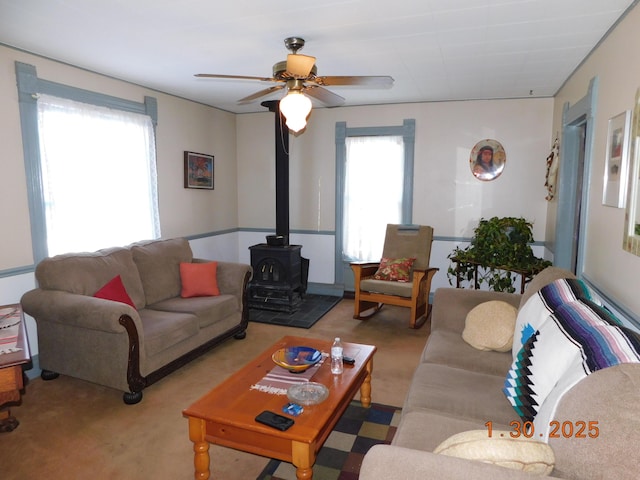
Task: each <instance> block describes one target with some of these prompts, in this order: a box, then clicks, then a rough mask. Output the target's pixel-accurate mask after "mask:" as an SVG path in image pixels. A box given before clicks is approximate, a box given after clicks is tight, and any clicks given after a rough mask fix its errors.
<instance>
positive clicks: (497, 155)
mask: <svg viewBox="0 0 640 480" xmlns="http://www.w3.org/2000/svg"><path fill="white" fill-rule="evenodd" d="M505 163H507V154H506V153H505V151H504V148H503V147H502V145H501V144H500V142H498V141H497V140H492V139H489V138H487V139H485V140H480V141H479V142H478V143H476V144H475V146H474V147H473V149H472V150H471V155H470V156H469V168H470V169H471V173H472V174H473V176H474V177H476V178H477V179H478V180H482V181H484V182H488V181H491V180H495V179H496V178H498V177H499V176H500V174H501V173H502V171H503V170H504V164H505Z"/></svg>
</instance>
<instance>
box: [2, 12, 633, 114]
mask: <svg viewBox="0 0 640 480" xmlns="http://www.w3.org/2000/svg"><path fill="white" fill-rule="evenodd" d="M637 1H638V0H314V1H312V2H309V1H298V2H292V1H280V2H273V1H265V0H230V1H212V0H181V1H176V0H0V43H4V44H6V45H9V46H13V47H17V48H19V49H22V50H25V51H28V52H32V53H35V54H39V55H42V56H45V57H48V58H52V59H56V60H60V61H62V62H66V63H69V64H73V65H77V66H80V67H82V68H85V69H88V70H91V71H95V72H99V73H102V74H106V75H109V76H112V77H115V78H119V79H123V80H127V81H130V82H133V83H136V84H140V85H144V86H147V87H151V88H153V89H156V90H159V91H162V92H167V93H171V94H174V95H178V96H180V97H184V98H188V99H192V100H195V101H198V102H202V103H204V104H207V105H211V106H214V107H218V108H221V109H223V110H227V111H230V112H236V113H241V112H259V111H264V107H261V106H260V101H262V100H265V99H267V98H279V97H281V96H282V92H278V93H277V94H276V95H275V96H274V97H266V98H262V99H259V100H257V101H255V102H254V103H252V104H250V105H242V106H241V105H237V103H236V101H237V100H238V99H240V98H242V97H245V96H247V95H250V94H252V93H254V92H256V91H258V90H261V89H263V88H266V87H269V86H271V85H272V84H270V83H263V82H258V81H250V80H221V79H199V78H195V77H194V76H193V74H195V73H218V74H231V75H251V76H260V77H270V76H271V74H272V66H273V64H274V63H276V62H278V61H282V60H285V59H286V55H287V53H289V52H288V51H287V50H286V48H285V46H284V43H283V40H284V39H285V38H286V37H290V36H299V37H302V38H304V39H305V40H306V46H305V47H304V49H303V50H302V51H301V53H304V54H306V55H312V56H315V57H316V58H317V61H316V65H317V67H318V75H320V76H322V75H390V76H392V77H393V78H394V79H395V83H394V86H393V87H392V88H391V89H382V90H377V89H370V88H363V87H353V86H351V87H331V88H330V90H331V91H333V92H335V93H337V94H339V95H341V96H343V97H345V98H346V103H345V104H346V105H367V104H383V103H403V102H426V101H428V102H432V101H443V100H462V99H493V98H522V97H528V96H534V97H549V96H553V95H554V94H555V93H556V92H557V90H558V89H559V88H560V87H561V86H562V84H563V82H564V81H565V80H566V79H567V78H568V77H569V75H570V74H571V73H572V72H573V71H574V70H575V68H576V67H577V66H578V65H579V64H580V62H581V61H582V60H584V59H585V57H586V56H587V55H588V54H589V52H590V51H591V50H592V49H593V48H594V46H596V45H597V44H598V42H599V41H600V40H601V39H602V37H603V36H604V35H605V34H606V33H607V31H608V30H609V29H610V28H611V27H612V26H613V25H614V24H615V23H616V21H617V20H618V19H619V18H620V17H621V16H623V15H624V13H625V11H626V10H627V8H629V7H630V6H631V5H635V3H636V2H637ZM314 102H315V101H314ZM316 106H320V105H316Z"/></svg>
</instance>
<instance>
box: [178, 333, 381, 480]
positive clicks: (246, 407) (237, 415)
mask: <svg viewBox="0 0 640 480" xmlns="http://www.w3.org/2000/svg"><path fill="white" fill-rule="evenodd" d="M332 342H333V339H330V340H319V339H312V338H301V337H291V336H288V337H284V338H282V339H281V340H279V341H278V342H276V343H275V344H274V345H272V346H271V347H269V348H268V349H267V350H265V351H264V352H263V353H262V354H260V355H258V356H257V357H256V358H255V359H253V360H252V361H250V362H249V363H248V364H247V365H245V366H244V367H243V368H241V369H240V370H238V371H237V372H236V373H234V374H233V375H231V377H229V378H228V379H227V380H225V381H224V382H222V383H221V384H220V385H218V386H217V387H215V388H214V389H213V390H211V391H210V392H209V393H207V394H206V395H205V396H203V397H202V398H201V399H199V400H198V401H196V402H195V403H194V404H193V405H191V406H190V407H189V408H187V409H185V410H184V411H183V415H184V416H185V417H187V418H188V420H189V439H190V440H191V441H192V442H193V451H194V466H195V478H196V479H202V480H204V479H207V478H209V444H210V443H213V444H216V445H223V446H225V447H230V448H234V449H237V450H242V451H245V452H249V453H253V454H256V455H262V456H265V457H269V458H275V459H278V460H282V461H285V462H289V463H292V464H293V465H294V466H295V467H296V476H297V478H298V479H299V480H302V479H311V478H312V475H313V470H312V466H313V464H314V463H315V460H316V455H317V453H318V451H319V450H320V447H322V445H323V443H324V442H325V440H326V439H327V437H328V436H329V434H330V433H331V431H332V430H333V427H334V426H335V424H336V423H337V422H338V420H339V419H340V417H341V416H342V414H343V413H344V411H345V410H346V408H347V407H348V406H349V403H350V402H351V400H352V399H353V397H354V396H355V394H356V393H357V392H358V390H360V401H361V402H362V404H363V405H364V406H366V407H368V406H370V405H371V372H372V368H373V355H374V353H375V351H376V347H375V346H373V345H361V344H357V343H346V342H343V347H344V355H346V356H350V357H353V358H355V360H356V363H355V365H353V366H349V365H345V367H344V373H342V374H341V375H333V374H332V373H331V367H330V363H331V362H330V360H329V359H326V360H325V361H324V362H323V364H322V365H320V366H319V367H312V368H316V370H317V371H316V373H314V375H313V377H312V378H311V381H313V382H318V383H322V384H323V385H325V386H327V387H328V388H329V396H328V398H327V399H326V400H325V401H324V402H322V403H320V404H318V405H311V406H305V407H304V411H303V412H302V414H300V415H299V416H298V417H292V418H294V420H295V424H294V425H293V426H292V427H291V428H289V429H288V430H286V431H284V432H281V431H279V430H276V429H275V428H271V427H268V426H265V425H262V424H260V423H257V422H256V421H255V417H256V415H258V414H259V413H260V412H262V411H263V410H271V411H273V412H276V413H280V414H283V413H282V407H283V406H284V405H285V404H286V403H287V402H288V399H287V396H286V395H275V394H271V393H266V392H264V391H260V390H258V389H252V388H251V386H252V385H256V384H257V383H258V382H260V381H261V380H262V379H263V377H264V376H265V375H266V374H267V373H269V372H270V371H271V369H272V368H273V367H274V366H275V364H274V363H273V361H272V360H271V355H272V354H273V353H274V352H275V351H277V350H278V349H280V348H283V347H287V346H298V345H303V346H308V347H312V348H315V349H317V350H319V351H321V352H326V353H329V351H330V349H331V343H332ZM283 415H284V414H283ZM285 416H286V415H285Z"/></svg>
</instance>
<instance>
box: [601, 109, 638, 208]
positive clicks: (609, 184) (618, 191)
mask: <svg viewBox="0 0 640 480" xmlns="http://www.w3.org/2000/svg"><path fill="white" fill-rule="evenodd" d="M630 128H631V110H627V111H625V112H622V113H620V114H619V115H616V116H615V117H613V118H611V119H609V130H608V133H607V152H606V160H605V165H604V182H603V185H604V187H603V190H602V204H603V205H607V206H609V207H616V208H624V205H625V201H626V197H627V176H628V175H627V165H628V164H629V130H630Z"/></svg>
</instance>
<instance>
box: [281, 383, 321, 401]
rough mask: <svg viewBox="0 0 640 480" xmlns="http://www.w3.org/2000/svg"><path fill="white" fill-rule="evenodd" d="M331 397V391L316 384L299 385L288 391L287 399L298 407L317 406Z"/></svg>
mask: <svg viewBox="0 0 640 480" xmlns="http://www.w3.org/2000/svg"><path fill="white" fill-rule="evenodd" d="M328 396H329V389H328V388H327V387H325V386H324V385H322V384H321V383H316V382H307V383H298V384H296V385H292V386H290V387H289V389H288V390H287V398H288V399H289V401H290V402H293V403H297V404H298V405H316V404H318V403H320V402H324V401H325V400H326V399H327V397H328Z"/></svg>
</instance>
